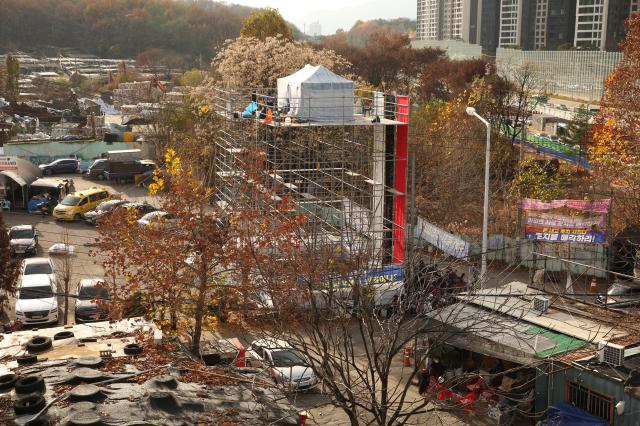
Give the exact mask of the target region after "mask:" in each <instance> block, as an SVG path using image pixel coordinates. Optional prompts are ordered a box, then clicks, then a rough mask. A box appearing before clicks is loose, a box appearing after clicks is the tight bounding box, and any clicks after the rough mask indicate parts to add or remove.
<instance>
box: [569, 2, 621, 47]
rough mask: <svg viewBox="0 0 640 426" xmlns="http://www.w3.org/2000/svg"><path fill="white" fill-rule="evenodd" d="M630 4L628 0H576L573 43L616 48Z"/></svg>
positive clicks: (584, 45)
mask: <svg viewBox="0 0 640 426" xmlns="http://www.w3.org/2000/svg"><path fill="white" fill-rule="evenodd" d="M631 6H632V4H631V1H630V0H576V26H575V36H574V40H575V41H574V45H575V46H576V47H583V48H594V49H598V50H608V51H611V50H617V48H618V43H620V41H621V40H622V38H623V37H624V30H625V29H624V21H625V19H627V18H628V17H629V14H630V13H631V10H632V9H631Z"/></svg>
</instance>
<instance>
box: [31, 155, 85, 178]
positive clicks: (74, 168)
mask: <svg viewBox="0 0 640 426" xmlns="http://www.w3.org/2000/svg"><path fill="white" fill-rule="evenodd" d="M38 167H39V168H40V170H42V173H44V174H45V175H47V176H49V175H53V174H58V173H78V172H79V171H80V162H79V161H78V160H76V159H75V158H61V159H59V160H55V161H52V162H51V163H49V164H40V165H39V166H38Z"/></svg>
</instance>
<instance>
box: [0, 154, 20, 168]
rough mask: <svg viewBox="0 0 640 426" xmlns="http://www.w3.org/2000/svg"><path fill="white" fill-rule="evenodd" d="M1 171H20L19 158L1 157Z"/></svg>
mask: <svg viewBox="0 0 640 426" xmlns="http://www.w3.org/2000/svg"><path fill="white" fill-rule="evenodd" d="M0 170H14V171H17V170H18V158H17V157H7V156H4V157H0Z"/></svg>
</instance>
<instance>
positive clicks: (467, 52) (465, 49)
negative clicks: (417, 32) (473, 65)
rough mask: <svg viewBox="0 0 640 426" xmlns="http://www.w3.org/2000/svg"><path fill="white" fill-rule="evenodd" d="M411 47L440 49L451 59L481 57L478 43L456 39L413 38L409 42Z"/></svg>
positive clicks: (480, 48)
mask: <svg viewBox="0 0 640 426" xmlns="http://www.w3.org/2000/svg"><path fill="white" fill-rule="evenodd" d="M411 47H413V48H414V49H423V48H425V47H430V48H432V49H442V50H444V51H445V52H447V56H449V57H450V58H451V59H479V58H480V57H482V47H480V45H478V44H469V43H465V42H463V41H457V40H414V41H412V42H411Z"/></svg>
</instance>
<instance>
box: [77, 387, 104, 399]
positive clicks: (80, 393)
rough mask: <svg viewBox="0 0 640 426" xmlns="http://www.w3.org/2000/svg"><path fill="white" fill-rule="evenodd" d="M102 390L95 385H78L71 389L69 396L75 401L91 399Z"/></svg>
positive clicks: (96, 396)
mask: <svg viewBox="0 0 640 426" xmlns="http://www.w3.org/2000/svg"><path fill="white" fill-rule="evenodd" d="M101 394H102V391H101V390H100V388H99V387H97V386H96V385H78V386H76V387H75V388H73V389H71V391H70V395H69V396H70V397H71V399H73V400H75V401H86V400H93V399H96V398H98V397H99V396H101Z"/></svg>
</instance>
